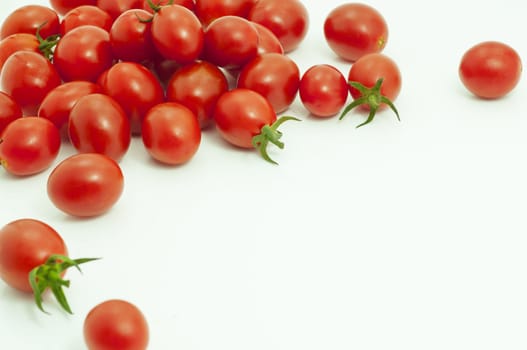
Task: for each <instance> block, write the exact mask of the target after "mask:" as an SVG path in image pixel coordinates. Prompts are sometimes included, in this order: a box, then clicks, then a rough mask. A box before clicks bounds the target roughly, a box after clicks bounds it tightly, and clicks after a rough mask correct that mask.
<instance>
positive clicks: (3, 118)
mask: <svg viewBox="0 0 527 350" xmlns="http://www.w3.org/2000/svg"><path fill="white" fill-rule="evenodd" d="M21 117H22V109H20V107H19V106H18V105H17V103H16V102H15V100H13V99H12V98H11V96H9V95H7V94H6V93H3V92H1V91H0V135H2V131H4V129H5V128H6V127H7V125H9V123H11V122H12V121H14V120H15V119H18V118H21Z"/></svg>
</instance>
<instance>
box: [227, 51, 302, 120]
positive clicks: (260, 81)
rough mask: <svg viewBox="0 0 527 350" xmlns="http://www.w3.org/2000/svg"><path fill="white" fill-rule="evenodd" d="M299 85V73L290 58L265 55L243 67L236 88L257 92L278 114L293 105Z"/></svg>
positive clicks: (279, 55)
mask: <svg viewBox="0 0 527 350" xmlns="http://www.w3.org/2000/svg"><path fill="white" fill-rule="evenodd" d="M299 83H300V71H299V69H298V66H297V65H296V63H295V62H294V61H293V60H292V59H291V58H289V57H288V56H285V55H282V54H278V53H267V54H263V55H259V56H257V57H256V58H254V59H253V60H251V61H250V62H249V63H247V64H246V65H245V66H244V67H243V69H242V70H241V72H240V75H239V77H238V84H237V86H238V87H239V88H246V89H251V90H254V91H256V92H258V93H259V94H260V95H262V96H263V97H265V98H266V99H267V100H268V101H269V102H270V103H271V105H272V106H273V109H274V111H275V113H280V112H283V111H284V110H286V109H287V108H288V107H289V106H290V105H291V103H293V101H294V99H295V97H296V95H297V92H298V85H299Z"/></svg>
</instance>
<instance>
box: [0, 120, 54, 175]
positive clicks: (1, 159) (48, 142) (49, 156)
mask: <svg viewBox="0 0 527 350" xmlns="http://www.w3.org/2000/svg"><path fill="white" fill-rule="evenodd" d="M60 141H61V140H60V133H59V130H58V129H57V128H56V127H55V125H53V123H52V122H50V121H49V120H47V119H44V118H38V117H24V118H18V119H16V120H14V121H12V122H11V123H10V124H9V125H8V126H7V127H6V128H5V129H4V131H3V132H2V134H1V135H0V164H2V165H3V166H4V168H5V169H6V170H7V171H8V172H9V173H11V174H13V175H17V176H27V175H33V174H36V173H39V172H41V171H43V170H45V169H47V168H48V167H49V166H50V165H51V163H53V161H54V160H55V158H57V155H58V153H59V150H60Z"/></svg>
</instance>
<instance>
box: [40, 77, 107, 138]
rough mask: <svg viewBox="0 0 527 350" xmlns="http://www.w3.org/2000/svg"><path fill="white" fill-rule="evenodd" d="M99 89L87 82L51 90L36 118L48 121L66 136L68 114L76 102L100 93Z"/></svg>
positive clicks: (74, 83) (66, 84)
mask: <svg viewBox="0 0 527 350" xmlns="http://www.w3.org/2000/svg"><path fill="white" fill-rule="evenodd" d="M101 91H102V90H101V87H100V86H99V85H97V84H94V83H91V82H89V81H70V82H67V83H64V84H61V85H59V86H57V87H56V88H54V89H53V90H51V91H50V92H49V93H48V94H47V95H46V97H44V100H42V104H41V105H40V108H39V109H38V116H39V117H42V118H46V119H49V120H50V121H51V122H52V123H53V124H55V126H56V127H57V129H59V130H60V131H61V133H62V134H63V135H66V136H67V126H68V121H69V118H70V112H71V109H72V108H73V106H75V104H76V103H77V101H78V100H79V99H80V98H81V97H83V96H86V95H89V94H94V93H97V92H101Z"/></svg>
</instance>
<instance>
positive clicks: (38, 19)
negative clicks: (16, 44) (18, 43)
mask: <svg viewBox="0 0 527 350" xmlns="http://www.w3.org/2000/svg"><path fill="white" fill-rule="evenodd" d="M37 30H39V32H40V35H41V36H42V37H43V38H47V37H49V36H51V35H56V34H59V33H60V19H59V16H58V14H57V13H56V12H55V11H54V10H53V9H50V8H49V7H46V6H42V5H25V6H22V7H19V8H17V9H16V10H15V11H13V12H12V13H10V14H9V15H8V16H7V17H6V18H5V19H4V20H3V22H2V26H1V28H0V39H4V38H6V37H8V36H9V35H11V34H15V33H28V34H36V33H37Z"/></svg>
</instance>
